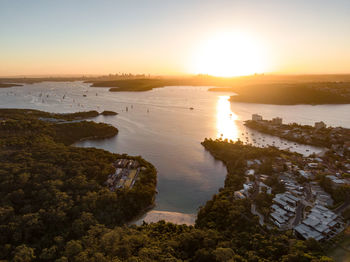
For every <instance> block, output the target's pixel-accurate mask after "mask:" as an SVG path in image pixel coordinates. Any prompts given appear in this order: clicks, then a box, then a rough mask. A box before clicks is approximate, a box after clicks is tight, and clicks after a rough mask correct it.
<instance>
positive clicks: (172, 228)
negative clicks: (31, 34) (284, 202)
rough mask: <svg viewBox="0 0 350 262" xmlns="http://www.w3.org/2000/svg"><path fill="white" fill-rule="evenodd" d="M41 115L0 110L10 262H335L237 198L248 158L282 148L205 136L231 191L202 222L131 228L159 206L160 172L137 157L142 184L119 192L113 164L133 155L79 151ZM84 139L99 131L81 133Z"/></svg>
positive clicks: (0, 170) (2, 238) (4, 241)
mask: <svg viewBox="0 0 350 262" xmlns="http://www.w3.org/2000/svg"><path fill="white" fill-rule="evenodd" d="M43 114H46V113H43ZM40 117H47V115H46V116H45V115H41V113H40V111H35V112H34V111H33V112H32V113H31V110H0V119H1V120H0V147H1V150H0V161H1V163H2V164H1V166H0V198H1V199H0V259H2V260H5V261H96V262H97V261H310V262H311V261H313V262H316V261H331V260H330V259H329V258H327V257H325V256H323V250H322V247H321V246H320V245H319V244H318V243H317V242H316V241H313V240H308V241H301V240H297V239H295V238H294V237H293V235H292V233H291V232H289V231H287V232H280V231H278V230H271V231H270V230H268V229H266V228H265V227H261V226H260V225H259V223H258V219H257V217H254V216H253V215H252V214H251V213H250V203H249V200H246V199H245V200H235V199H234V190H236V189H237V188H240V187H241V185H242V183H243V181H242V177H243V176H242V174H241V172H242V170H244V168H243V167H244V164H245V159H247V158H251V157H254V156H256V155H260V154H265V155H275V154H278V150H277V149H273V148H270V149H257V148H254V147H247V146H244V145H242V144H240V143H227V142H224V141H217V140H215V141H213V140H205V141H204V142H203V146H204V147H205V148H206V149H207V150H209V152H210V153H211V154H213V156H214V157H216V158H217V159H220V160H222V161H223V162H224V163H225V164H226V166H227V168H228V175H227V178H226V182H225V186H224V188H221V189H220V190H219V193H218V194H216V195H214V196H213V198H212V199H211V200H210V201H208V202H207V203H206V205H205V206H203V207H202V208H200V210H199V213H198V218H197V221H196V224H195V226H186V225H174V224H171V223H165V222H164V221H161V222H158V223H154V224H143V225H141V226H126V222H128V221H130V220H131V219H132V218H134V217H135V216H136V215H137V214H139V213H140V212H142V211H143V210H144V208H146V207H147V206H149V205H150V204H152V203H153V200H154V195H155V185H156V170H155V168H154V167H153V166H152V165H151V164H149V163H148V162H146V161H144V160H143V159H142V158H140V157H137V160H138V161H139V162H140V164H141V165H143V166H145V167H147V168H146V170H145V171H143V173H142V174H141V175H140V179H139V180H137V182H136V183H135V186H134V187H133V188H132V189H129V190H127V189H120V190H118V191H116V192H111V191H110V190H108V189H107V188H106V187H105V186H104V181H105V179H106V177H107V176H108V174H110V173H111V172H113V167H112V165H111V163H112V162H113V161H115V160H116V159H118V158H120V157H122V158H131V157H128V156H126V155H123V156H120V155H116V154H112V153H109V152H106V151H103V150H98V149H92V148H91V149H87V148H76V147H72V146H69V143H71V142H72V141H71V140H69V141H68V140H67V139H66V138H65V137H64V136H63V137H62V135H60V132H62V129H57V126H61V125H62V126H63V125H66V124H65V123H55V122H45V121H42V120H39V118H40ZM60 117H61V116H60ZM50 118H54V116H53V115H51V116H50ZM81 123H82V122H78V123H77V124H79V125H80V124H81ZM73 124H75V123H68V125H67V126H66V130H65V132H68V131H69V132H72V133H79V132H80V130H81V129H80V128H77V127H74V128H72V129H71V128H70V125H73ZM84 125H85V126H84V129H88V128H91V130H93V131H91V133H93V132H95V131H96V132H99V130H100V131H101V134H103V132H102V130H105V131H106V132H110V131H109V130H110V129H111V127H110V126H107V125H104V124H102V125H101V124H96V123H93V122H84ZM59 128H61V127H59ZM84 132H87V131H84ZM111 135H112V132H111ZM84 136H91V134H90V133H83V134H79V135H74V137H75V139H82V138H84ZM96 137H98V135H96Z"/></svg>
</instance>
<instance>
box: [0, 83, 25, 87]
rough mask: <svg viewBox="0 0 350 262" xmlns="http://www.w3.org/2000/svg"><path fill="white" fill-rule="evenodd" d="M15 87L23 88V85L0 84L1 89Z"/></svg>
mask: <svg viewBox="0 0 350 262" xmlns="http://www.w3.org/2000/svg"><path fill="white" fill-rule="evenodd" d="M13 86H22V85H19V84H11V83H0V88H7V87H13Z"/></svg>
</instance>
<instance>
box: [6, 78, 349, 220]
mask: <svg viewBox="0 0 350 262" xmlns="http://www.w3.org/2000/svg"><path fill="white" fill-rule="evenodd" d="M207 89H208V87H165V88H159V89H154V90H152V91H148V92H114V93H113V92H109V91H108V88H93V87H89V84H86V83H82V82H43V83H37V84H28V85H24V86H22V87H12V88H2V89H0V107H1V108H32V109H39V110H44V111H49V112H58V113H66V112H76V111H85V110H97V111H100V112H101V111H103V110H113V111H116V112H118V113H119V114H118V115H117V116H99V117H96V118H94V119H92V120H94V121H97V122H105V123H109V124H112V125H114V126H116V127H117V128H118V129H119V134H118V135H117V136H116V137H114V138H111V139H105V140H99V141H83V142H79V143H77V144H75V146H81V147H96V148H101V149H105V150H108V151H111V152H116V153H127V154H130V155H141V156H142V157H143V158H145V159H146V160H148V161H150V162H151V163H152V164H154V165H155V167H156V168H157V170H158V185H157V190H158V195H157V198H156V207H155V209H154V210H153V211H151V212H150V213H148V214H147V215H146V216H145V217H143V219H145V220H146V221H148V222H150V221H155V220H159V219H166V220H169V221H173V222H179V223H188V224H191V223H193V221H194V214H195V213H196V212H197V210H198V208H199V207H200V206H201V205H203V204H205V202H206V201H207V200H209V199H210V198H211V197H212V195H213V194H215V193H216V192H217V191H218V189H219V188H220V187H222V186H223V184H224V179H225V176H226V168H225V166H224V165H223V164H222V163H221V162H220V161H216V160H215V159H214V158H213V157H212V156H211V155H210V154H209V153H208V152H206V151H205V150H204V148H203V147H202V146H201V144H200V142H201V141H203V140H204V138H206V137H207V138H220V137H222V138H224V139H225V138H228V139H232V140H237V139H238V138H239V139H240V140H241V141H243V142H248V143H252V144H255V145H257V146H268V145H275V146H277V147H280V148H282V149H287V148H289V149H290V150H292V151H296V152H299V153H302V154H305V155H307V154H310V153H313V152H315V153H320V152H321V151H322V150H323V149H322V148H316V147H311V146H306V145H299V144H295V143H291V142H288V141H285V140H283V139H279V138H276V137H273V136H269V135H264V134H261V133H259V132H256V131H253V130H250V129H248V128H246V127H245V126H244V125H243V123H244V121H245V120H247V119H250V117H251V114H253V113H259V114H261V115H262V116H263V117H264V118H266V119H271V118H273V117H276V116H280V117H282V118H283V121H284V122H285V123H291V122H297V123H301V124H313V123H314V122H315V121H324V122H325V123H326V124H328V125H332V126H343V127H348V128H350V116H349V112H350V105H318V106H311V105H296V106H280V105H261V104H248V103H230V102H229V100H228V98H229V96H230V95H233V94H232V93H217V92H208V91H207ZM190 108H193V109H190ZM181 214H182V215H181Z"/></svg>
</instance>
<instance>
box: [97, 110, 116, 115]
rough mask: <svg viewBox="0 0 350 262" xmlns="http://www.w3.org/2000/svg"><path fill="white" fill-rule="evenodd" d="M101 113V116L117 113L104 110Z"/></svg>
mask: <svg viewBox="0 0 350 262" xmlns="http://www.w3.org/2000/svg"><path fill="white" fill-rule="evenodd" d="M101 115H103V116H116V115H118V113H117V112H114V111H109V110H105V111H103V112H102V113H101Z"/></svg>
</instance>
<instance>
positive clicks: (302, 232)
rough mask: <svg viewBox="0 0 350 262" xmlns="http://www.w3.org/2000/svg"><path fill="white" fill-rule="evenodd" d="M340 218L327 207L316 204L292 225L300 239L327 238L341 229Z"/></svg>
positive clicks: (319, 239)
mask: <svg viewBox="0 0 350 262" xmlns="http://www.w3.org/2000/svg"><path fill="white" fill-rule="evenodd" d="M343 227H344V223H343V222H342V220H341V218H340V217H339V216H338V215H337V214H335V213H334V212H332V211H331V210H329V209H328V208H326V207H324V206H321V205H316V206H314V207H313V208H312V209H311V211H310V213H309V215H308V216H307V218H306V219H304V220H303V222H302V223H301V224H299V225H297V226H296V227H294V232H295V234H296V235H297V236H298V237H300V238H302V239H309V238H314V239H315V240H317V241H321V240H327V239H330V238H332V237H334V236H335V235H337V234H338V233H339V232H341V231H342V230H343Z"/></svg>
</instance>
